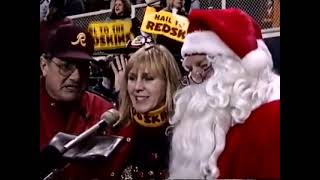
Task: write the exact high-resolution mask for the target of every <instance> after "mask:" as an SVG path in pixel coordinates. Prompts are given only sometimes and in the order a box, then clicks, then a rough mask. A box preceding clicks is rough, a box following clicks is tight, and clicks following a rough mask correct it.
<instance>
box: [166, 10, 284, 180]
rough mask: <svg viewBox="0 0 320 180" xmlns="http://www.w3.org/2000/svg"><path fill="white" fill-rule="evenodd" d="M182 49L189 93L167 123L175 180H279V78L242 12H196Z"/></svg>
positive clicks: (256, 29) (183, 93) (182, 92)
mask: <svg viewBox="0 0 320 180" xmlns="http://www.w3.org/2000/svg"><path fill="white" fill-rule="evenodd" d="M188 19H189V21H190V25H189V29H188V34H187V36H186V38H185V40H184V44H183V47H182V50H181V52H182V56H183V57H184V61H183V65H184V67H185V69H186V70H188V71H189V72H190V73H189V76H188V78H186V80H187V81H186V82H187V83H188V85H189V86H186V87H184V88H182V89H181V90H178V91H177V93H176V95H175V98H174V102H175V113H174V115H173V117H172V118H171V119H170V120H169V122H170V124H171V125H172V126H173V129H172V131H171V133H172V134H171V135H172V141H171V152H170V164H169V174H170V176H169V178H170V179H216V178H222V179H226V178H227V179H229V178H231V179H241V178H254V179H279V178H280V76H279V75H277V74H275V73H274V72H273V71H272V68H273V62H272V57H271V54H270V52H269V50H268V48H267V46H266V45H265V43H264V42H263V40H262V35H261V29H260V27H259V26H258V25H257V23H256V22H255V21H254V20H253V18H251V17H250V16H248V15H247V14H246V13H244V12H243V11H241V10H239V9H226V10H193V11H191V14H190V15H189V17H188Z"/></svg>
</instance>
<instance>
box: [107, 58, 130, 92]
mask: <svg viewBox="0 0 320 180" xmlns="http://www.w3.org/2000/svg"><path fill="white" fill-rule="evenodd" d="M127 61H128V60H127V59H126V58H125V57H124V55H123V54H121V55H118V56H116V57H115V61H113V62H111V67H112V70H113V73H114V88H115V91H119V90H120V85H121V83H122V81H124V75H125V70H126V67H127Z"/></svg>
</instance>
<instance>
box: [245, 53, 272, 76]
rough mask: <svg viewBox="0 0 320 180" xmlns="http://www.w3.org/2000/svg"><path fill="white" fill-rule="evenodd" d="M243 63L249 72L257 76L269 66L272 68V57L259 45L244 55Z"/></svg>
mask: <svg viewBox="0 0 320 180" xmlns="http://www.w3.org/2000/svg"><path fill="white" fill-rule="evenodd" d="M241 64H242V66H243V67H244V68H245V69H246V71H247V72H248V73H250V74H252V75H254V76H256V75H258V74H259V73H261V72H262V71H263V70H264V69H265V68H267V67H268V66H269V68H272V59H271V57H270V56H269V55H268V54H267V53H266V52H265V51H264V50H263V49H262V48H259V47H258V48H257V49H255V50H253V51H251V52H250V53H248V54H247V55H246V56H245V57H243V58H242V60H241Z"/></svg>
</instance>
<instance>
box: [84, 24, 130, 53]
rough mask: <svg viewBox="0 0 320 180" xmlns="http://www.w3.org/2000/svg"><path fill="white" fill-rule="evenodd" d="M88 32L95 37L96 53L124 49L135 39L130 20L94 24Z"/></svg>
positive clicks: (90, 25)
mask: <svg viewBox="0 0 320 180" xmlns="http://www.w3.org/2000/svg"><path fill="white" fill-rule="evenodd" d="M88 30H89V32H90V33H91V34H92V36H93V39H94V49H95V50H96V51H97V50H111V49H118V48H124V47H125V46H126V44H127V42H128V41H129V40H130V39H133V35H132V34H131V21H130V20H115V21H108V22H92V23H90V24H89V27H88Z"/></svg>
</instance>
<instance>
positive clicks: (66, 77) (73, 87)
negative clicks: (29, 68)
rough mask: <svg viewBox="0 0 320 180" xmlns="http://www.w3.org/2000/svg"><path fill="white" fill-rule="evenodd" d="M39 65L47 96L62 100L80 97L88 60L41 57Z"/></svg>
mask: <svg viewBox="0 0 320 180" xmlns="http://www.w3.org/2000/svg"><path fill="white" fill-rule="evenodd" d="M40 66H41V70H42V74H43V76H44V77H45V81H46V89H47V92H48V94H49V96H51V97H52V98H53V99H55V100H57V101H64V102H69V101H74V100H77V99H79V98H80V97H81V95H82V93H83V92H84V90H85V88H86V86H87V82H88V77H89V61H85V60H62V59H59V58H55V57H54V58H52V59H51V60H48V59H45V58H43V59H42V60H41V63H40Z"/></svg>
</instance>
